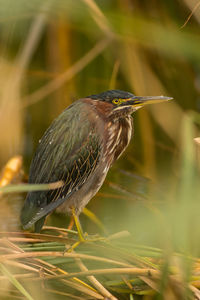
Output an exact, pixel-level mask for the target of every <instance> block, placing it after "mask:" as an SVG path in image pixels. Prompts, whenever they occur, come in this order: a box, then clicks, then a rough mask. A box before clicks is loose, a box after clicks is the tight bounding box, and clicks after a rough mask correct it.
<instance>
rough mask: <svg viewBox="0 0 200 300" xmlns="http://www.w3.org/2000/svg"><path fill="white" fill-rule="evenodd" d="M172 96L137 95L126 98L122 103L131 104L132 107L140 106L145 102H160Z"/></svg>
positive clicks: (170, 98)
mask: <svg viewBox="0 0 200 300" xmlns="http://www.w3.org/2000/svg"><path fill="white" fill-rule="evenodd" d="M172 99H173V98H172V97H165V96H144V97H137V96H134V97H133V98H129V99H127V101H125V103H126V104H125V103H124V105H127V104H128V105H131V106H133V107H138V106H139V107H141V106H144V105H146V104H154V103H160V102H164V101H169V100H172Z"/></svg>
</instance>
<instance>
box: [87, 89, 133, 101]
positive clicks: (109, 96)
mask: <svg viewBox="0 0 200 300" xmlns="http://www.w3.org/2000/svg"><path fill="white" fill-rule="evenodd" d="M133 96H134V95H133V94H131V93H129V92H124V91H121V90H109V91H106V92H102V93H100V94H97V95H91V96H88V98H91V99H94V100H101V101H107V102H110V101H112V100H113V99H115V98H117V99H128V98H131V97H133Z"/></svg>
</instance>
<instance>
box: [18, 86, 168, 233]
mask: <svg viewBox="0 0 200 300" xmlns="http://www.w3.org/2000/svg"><path fill="white" fill-rule="evenodd" d="M170 99H172V98H169V97H164V96H155V97H151V96H150V97H138V96H135V95H133V94H131V93H129V92H124V91H120V90H109V91H106V92H103V93H100V94H98V95H91V96H88V97H86V98H81V99H79V100H77V101H75V102H74V103H73V104H71V105H70V106H69V107H68V108H67V109H65V110H64V111H63V112H62V113H61V114H60V115H59V116H58V117H57V119H55V120H54V122H53V123H52V124H51V125H50V127H49V128H48V129H47V131H46V132H45V133H44V135H43V137H42V139H41V140H40V141H39V146H38V148H37V150H36V153H35V156H34V158H33V160H32V163H31V168H30V176H29V183H36V184H37V183H52V182H57V181H62V182H63V186H61V187H59V188H57V189H55V190H47V191H33V192H29V193H28V195H27V198H26V201H25V203H24V206H23V208H22V212H21V222H22V225H23V227H24V228H25V229H26V228H29V227H31V226H32V225H33V224H35V231H36V232H40V230H41V228H42V226H43V224H44V221H45V217H46V216H47V215H48V214H50V213H51V212H52V211H53V210H55V209H57V211H58V212H68V213H69V214H70V215H73V216H74V218H75V224H76V226H77V229H78V232H79V233H80V232H81V228H80V227H79V225H78V216H79V214H80V213H81V211H82V209H83V208H84V207H85V206H86V204H87V203H88V202H89V201H90V199H91V198H92V197H93V196H94V195H95V194H96V193H97V191H98V190H99V189H100V187H101V186H102V184H103V182H104V180H105V177H106V175H107V173H108V170H109V168H110V167H111V165H112V164H113V163H114V162H115V161H116V160H117V159H118V158H119V157H120V155H121V154H122V152H123V151H124V150H125V149H126V147H127V145H128V144H129V142H130V139H131V136H132V131H133V124H132V117H131V115H132V113H133V112H134V111H136V110H137V109H139V108H141V107H142V106H143V105H146V104H149V103H157V102H160V101H164V100H170Z"/></svg>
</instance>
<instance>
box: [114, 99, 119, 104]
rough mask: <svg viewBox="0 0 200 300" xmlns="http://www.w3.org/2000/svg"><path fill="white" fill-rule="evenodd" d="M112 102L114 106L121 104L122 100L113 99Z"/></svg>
mask: <svg viewBox="0 0 200 300" xmlns="http://www.w3.org/2000/svg"><path fill="white" fill-rule="evenodd" d="M112 102H113V103H114V104H120V103H121V101H120V99H113V101H112Z"/></svg>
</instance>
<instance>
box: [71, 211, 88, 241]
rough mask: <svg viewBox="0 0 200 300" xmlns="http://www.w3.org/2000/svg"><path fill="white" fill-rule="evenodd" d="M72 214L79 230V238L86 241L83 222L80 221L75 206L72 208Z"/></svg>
mask: <svg viewBox="0 0 200 300" xmlns="http://www.w3.org/2000/svg"><path fill="white" fill-rule="evenodd" d="M72 216H73V218H74V223H75V225H76V228H77V231H78V237H79V240H80V242H85V238H84V233H83V230H82V227H81V223H80V221H79V218H78V216H77V215H76V213H75V209H74V207H73V208H72Z"/></svg>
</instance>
